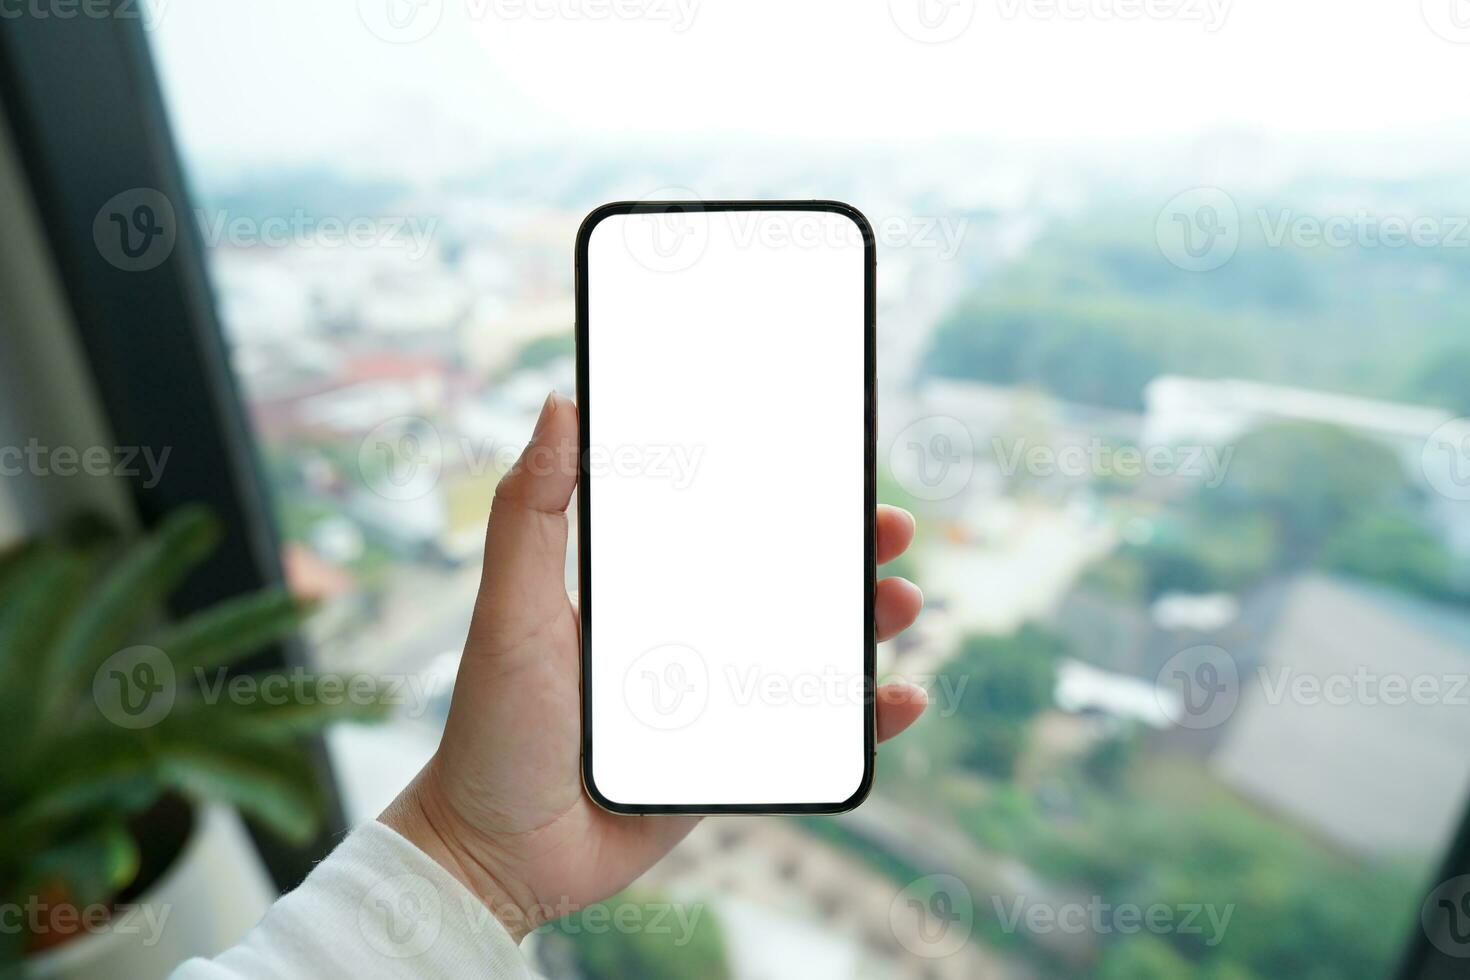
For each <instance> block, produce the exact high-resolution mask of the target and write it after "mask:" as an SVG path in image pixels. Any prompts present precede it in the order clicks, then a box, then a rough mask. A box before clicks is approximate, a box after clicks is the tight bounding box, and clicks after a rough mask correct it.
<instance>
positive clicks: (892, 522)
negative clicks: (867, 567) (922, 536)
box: [876, 504, 914, 565]
mask: <svg viewBox="0 0 1470 980" xmlns="http://www.w3.org/2000/svg"><path fill="white" fill-rule="evenodd" d="M913 540H914V515H913V514H910V513H909V512H908V511H906V510H904V509H903V508H902V507H890V506H888V505H887V504H879V505H878V546H877V549H876V550H877V554H878V564H880V565H881V564H883V563H884V562H889V561H893V559H895V558H897V557H898V556H899V555H901V554H903V553H904V552H905V551H907V550H908V547H909V543H910V542H912V541H913Z"/></svg>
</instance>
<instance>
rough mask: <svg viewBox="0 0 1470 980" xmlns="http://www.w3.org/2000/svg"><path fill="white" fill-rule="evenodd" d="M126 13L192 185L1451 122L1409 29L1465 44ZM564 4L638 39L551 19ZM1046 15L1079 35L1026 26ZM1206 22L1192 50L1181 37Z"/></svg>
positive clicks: (1445, 53)
mask: <svg viewBox="0 0 1470 980" xmlns="http://www.w3.org/2000/svg"><path fill="white" fill-rule="evenodd" d="M149 2H150V3H151V4H152V6H153V7H154V8H155V10H156V12H157V13H158V25H157V28H156V30H155V31H154V39H155V42H156V43H155V49H156V50H157V52H158V54H159V58H160V61H161V64H162V66H163V71H164V82H165V86H166V88H167V90H168V93H167V94H168V97H169V100H170V103H171V106H172V108H173V112H174V116H175V122H176V128H177V130H178V132H179V135H180V136H181V138H183V140H184V142H185V143H186V144H187V145H188V146H189V147H190V150H191V154H192V155H194V156H196V157H203V158H204V159H208V160H213V161H235V162H245V161H255V160H261V161H272V162H293V161H303V162H306V161H312V160H319V159H322V158H331V157H334V156H335V157H340V155H341V154H343V153H345V152H358V153H360V152H371V146H372V144H373V141H375V140H376V141H381V143H382V144H383V145H384V146H385V147H387V146H389V145H391V144H393V143H394V142H395V141H397V142H399V143H406V144H408V145H412V144H414V143H415V142H417V141H423V140H428V139H430V138H431V136H432V130H434V129H435V128H438V129H441V130H442V129H444V128H445V127H446V126H447V127H449V128H452V129H454V130H455V131H457V132H462V133H464V134H465V135H466V138H476V139H480V140H483V141H485V142H486V143H487V144H488V145H495V144H499V145H504V144H506V143H525V142H532V143H534V142H553V143H560V144H566V143H575V142H578V141H587V142H589V143H590V142H594V141H626V140H628V139H629V138H630V137H638V136H644V135H646V136H649V137H653V138H672V139H679V140H690V141H693V140H695V139H699V138H707V137H710V136H713V135H716V134H720V135H727V136H729V137H731V138H742V137H750V136H762V137H766V138H770V139H774V140H788V139H819V140H841V141H848V140H861V141H866V140H875V139H876V140H893V139H923V138H931V137H947V136H980V137H997V138H1003V139H1021V138H1042V139H1054V138H1056V139H1078V140H1081V141H1084V142H1086V141H1092V140H1104V139H1107V140H1113V139H1127V138H1130V137H1136V136H1144V135H1159V134H1171V133H1183V132H1194V131H1201V130H1208V129H1211V128H1216V127H1222V126H1243V127H1250V128H1256V127H1260V128H1265V129H1268V130H1277V131H1282V132H1285V133H1289V134H1304V133H1313V132H1325V131H1334V132H1340V131H1358V132H1373V131H1379V130H1403V129H1415V128H1432V127H1445V125H1446V124H1447V123H1451V124H1452V123H1456V122H1459V123H1463V122H1464V121H1465V120H1467V119H1470V107H1467V102H1466V98H1465V93H1466V91H1467V85H1466V83H1467V81H1470V43H1452V42H1451V41H1450V40H1447V39H1446V38H1445V37H1443V36H1441V35H1440V34H1438V33H1436V32H1435V31H1434V30H1433V29H1431V27H1430V23H1431V22H1434V23H1437V24H1439V25H1441V31H1442V32H1443V33H1448V34H1449V35H1450V36H1451V37H1456V38H1458V37H1459V36H1460V34H1458V33H1456V32H1457V31H1460V32H1461V33H1463V35H1464V37H1463V40H1464V41H1467V42H1470V0H1422V2H1421V0H1234V2H1232V0H1146V2H1147V3H1149V4H1150V5H1155V6H1158V7H1167V6H1168V5H1170V4H1173V5H1174V9H1176V10H1177V11H1178V12H1179V13H1178V16H1175V17H1171V18H1166V19H1159V18H1154V19H1150V18H1146V17H1145V18H1143V19H1127V20H1125V19H1121V18H1120V17H1119V16H1117V15H1116V14H1113V13H1111V11H1112V9H1113V8H1112V6H1111V5H1112V4H1114V3H1120V2H1121V3H1124V4H1128V3H1137V4H1142V3H1144V2H1145V0H845V2H844V0H149ZM921 2H922V3H925V4H928V5H930V6H928V7H926V8H925V9H927V10H928V11H929V12H930V13H931V14H933V15H934V16H935V17H938V16H939V15H940V14H943V13H944V12H945V11H946V10H947V11H948V13H949V15H950V16H951V17H955V18H960V20H958V21H956V20H942V19H941V20H939V21H937V22H938V23H940V24H941V28H940V29H941V30H943V29H947V28H949V27H952V26H953V25H954V24H956V23H963V22H964V18H966V17H967V16H968V17H970V23H969V26H968V29H966V30H964V31H963V32H962V33H960V34H959V36H958V37H956V38H955V39H953V40H950V41H948V42H945V43H940V44H924V43H919V42H918V41H915V40H914V39H912V38H911V37H909V36H908V35H906V34H905V33H904V32H903V31H902V30H901V29H900V28H899V27H898V26H897V22H898V21H905V22H906V23H909V24H913V23H915V21H914V12H915V9H916V5H917V4H919V3H921ZM390 3H391V4H396V5H400V6H399V7H397V8H396V9H397V10H399V11H400V12H401V13H402V12H407V13H412V12H413V7H412V6H402V5H411V4H415V3H417V4H421V5H423V9H422V10H420V11H419V13H418V16H419V17H420V18H427V20H424V19H420V20H416V21H415V20H410V21H409V23H410V25H411V27H410V29H412V28H413V27H416V26H422V25H424V24H426V23H432V22H433V18H434V16H435V14H436V12H437V13H438V15H439V17H438V21H437V27H436V28H435V29H434V30H432V31H431V32H429V33H428V35H427V36H426V37H424V38H423V39H421V40H418V41H416V42H413V43H405V44H393V43H387V42H385V41H383V40H381V39H380V38H379V37H377V36H376V35H375V34H374V33H373V32H372V31H371V30H369V28H368V27H367V26H366V21H375V22H377V23H380V24H381V23H382V22H383V12H384V10H385V9H386V8H387V5H388V4H390ZM585 3H593V4H604V5H606V4H611V3H616V4H618V5H619V7H620V9H626V8H628V7H636V8H638V9H642V10H645V11H651V16H648V17H645V18H643V19H629V18H627V17H616V16H614V17H608V18H604V19H596V20H594V19H591V18H589V17H587V16H575V15H574V16H555V15H554V14H555V12H556V11H563V12H566V11H576V10H577V9H579V8H578V5H579V4H585ZM519 4H529V5H530V8H531V9H533V10H536V11H538V12H539V13H541V15H542V16H532V15H531V14H530V13H529V12H523V11H524V10H525V8H523V7H521V6H518V5H519ZM945 4H949V5H950V6H948V7H946V6H945ZM1058 4H1060V7H1061V9H1062V10H1067V11H1072V12H1073V13H1074V15H1075V14H1077V13H1080V14H1082V15H1083V16H1080V17H1076V16H1074V17H1072V18H1068V17H1064V16H1063V15H1062V14H1060V13H1049V12H1051V11H1054V10H1055V9H1056V7H1057V5H1058ZM681 5H683V6H681ZM690 5H692V8H691V6H690ZM1221 5H1223V7H1222V6H1221ZM1451 5H1458V7H1459V8H1463V9H1459V10H1458V13H1459V14H1460V15H1461V21H1463V23H1465V24H1466V25H1467V26H1466V28H1464V29H1463V31H1461V29H1460V28H1458V26H1457V25H1458V23H1459V22H1460V21H1456V20H1453V19H1450V14H1451V13H1452V12H1453V11H1452V8H1451ZM547 12H551V13H552V14H553V16H546V13H547ZM690 13H692V19H689V21H688V23H687V25H686V26H685V27H684V29H683V30H678V29H677V28H678V25H679V23H680V22H681V21H682V20H683V19H684V18H686V17H688V16H689V14H690ZM1222 15H1223V23H1219V24H1218V25H1217V28H1216V29H1215V30H1213V31H1211V30H1209V29H1208V27H1207V24H1206V23H1204V22H1202V21H1201V20H1200V19H1190V18H1191V17H1193V18H1199V17H1203V18H1206V19H1218V18H1220V17H1221V16H1222ZM1446 25H1447V26H1446ZM1447 128H1448V129H1451V130H1453V131H1455V132H1464V133H1470V126H1465V125H1458V126H1450V127H1447ZM364 140H367V143H364V142H363V141H364Z"/></svg>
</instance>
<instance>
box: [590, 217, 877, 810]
mask: <svg viewBox="0 0 1470 980" xmlns="http://www.w3.org/2000/svg"><path fill="white" fill-rule="evenodd" d="M708 211H822V212H830V213H833V214H840V215H842V216H844V217H846V218H848V219H849V220H851V221H852V222H853V224H855V225H856V226H857V228H858V231H859V233H860V234H861V235H862V239H863V252H864V256H863V460H864V467H863V470H864V472H863V499H864V504H865V506H864V508H863V527H862V535H863V564H864V566H865V569H864V575H863V579H864V583H865V593H864V596H863V625H864V631H863V633H864V636H865V637H866V641H865V644H864V648H863V682H864V701H865V703H866V705H867V711H866V712H865V713H864V715H863V748H862V751H863V776H862V780H861V781H860V782H859V784H858V788H857V790H856V792H854V793H853V795H852V796H850V797H848V798H847V799H845V800H840V801H835V802H832V803H719V804H687V805H686V804H671V803H647V804H641V803H619V802H617V801H615V800H610V799H608V798H607V797H606V796H604V795H603V794H602V792H601V791H599V790H598V788H597V784H596V783H595V782H594V780H593V778H592V674H591V670H592V574H591V570H592V547H591V515H592V494H591V492H590V491H591V481H590V479H589V473H588V465H589V464H588V454H589V450H590V444H589V443H590V430H591V426H590V425H589V424H588V422H589V420H590V419H591V416H592V405H591V400H590V398H589V396H588V387H589V386H588V367H589V365H588V358H587V355H588V350H587V348H588V343H587V340H588V333H587V331H588V301H587V245H588V242H589V241H590V239H591V237H592V231H593V229H594V228H596V227H597V225H598V224H599V223H600V222H601V221H602V220H603V219H604V218H607V217H611V216H613V215H620V214H644V213H650V212H652V213H660V214H666V213H669V212H708ZM573 264H574V275H575V280H576V294H577V314H576V315H577V322H576V356H577V406H578V410H579V413H580V417H581V424H580V425H579V426H578V449H579V455H578V460H579V462H578V481H577V482H578V490H577V585H578V600H579V605H580V614H581V627H582V629H581V632H582V636H581V686H580V701H581V715H582V717H581V722H582V758H581V770H582V785H583V787H584V788H585V790H586V792H587V796H588V797H589V798H590V799H591V800H592V802H594V803H596V804H597V805H598V806H600V807H601V808H603V809H604V810H608V811H611V812H613V813H622V814H655V813H670V814H673V813H678V814H719V813H746V814H752V813H813V814H815V813H842V812H844V811H846V810H851V809H853V808H855V807H856V806H858V805H859V804H860V803H862V802H863V800H864V799H866V798H867V796H868V793H869V792H870V791H871V790H872V788H873V775H874V768H875V760H876V754H877V735H876V733H877V717H876V708H877V705H876V701H875V693H874V692H875V690H876V684H875V682H876V673H877V639H876V636H875V632H874V615H875V613H874V587H875V585H876V583H877V563H876V547H877V541H876V535H877V503H878V489H877V457H878V394H877V270H878V257H877V248H876V243H875V240H874V237H873V227H872V225H871V224H869V223H868V219H867V218H866V217H864V216H863V214H862V212H861V211H859V210H857V208H854V207H852V206H851V205H849V204H843V203H842V202H840V201H616V202H613V203H610V204H604V205H602V206H601V207H598V208H595V209H594V210H593V211H592V212H591V213H590V214H588V215H587V217H586V218H585V219H583V221H582V225H581V227H580V228H579V229H578V230H577V242H576V253H575V259H574V263H573ZM854 530H856V529H854Z"/></svg>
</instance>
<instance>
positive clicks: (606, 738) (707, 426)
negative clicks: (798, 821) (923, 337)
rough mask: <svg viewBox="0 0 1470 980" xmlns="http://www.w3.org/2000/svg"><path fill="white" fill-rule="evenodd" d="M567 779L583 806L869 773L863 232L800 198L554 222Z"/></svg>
mask: <svg viewBox="0 0 1470 980" xmlns="http://www.w3.org/2000/svg"><path fill="white" fill-rule="evenodd" d="M577 251H578V255H577V259H578V261H577V272H578V281H577V290H578V330H577V333H578V369H579V378H578V396H579V401H580V403H581V409H582V427H583V428H582V452H583V458H582V474H581V479H582V490H581V494H582V499H581V501H580V503H579V511H578V513H579V518H580V521H581V527H580V529H579V530H580V534H579V544H580V547H581V548H582V553H581V556H580V561H581V570H580V572H581V600H582V613H583V621H582V626H583V665H582V666H583V673H582V683H583V725H584V728H583V777H584V781H585V782H586V784H587V788H588V791H589V793H590V794H591V795H592V797H593V799H594V800H596V801H597V802H598V803H600V804H601V805H603V806H606V807H609V808H612V809H618V810H627V811H633V812H656V811H659V810H680V809H684V810H691V811H718V810H724V809H731V810H748V811H776V810H797V811H801V810H810V811H816V810H837V809H842V808H845V807H846V806H852V805H856V803H857V802H859V801H860V799H861V797H862V795H863V794H865V793H866V790H867V786H868V784H869V782H870V781H871V774H872V759H871V753H872V742H873V731H872V724H873V721H872V687H871V683H872V676H871V672H872V657H873V624H872V601H873V600H872V589H873V580H872V576H873V569H872V560H873V551H872V547H873V546H872V540H873V537H872V535H873V527H872V521H873V515H872V511H873V499H872V496H873V488H872V473H873V447H872V440H873V425H874V422H873V410H874V406H873V401H872V399H873V388H872V379H873V349H872V346H873V345H872V338H873V275H874V255H873V244H872V233H871V231H870V230H869V228H868V225H867V222H866V221H865V220H864V219H863V218H862V216H861V215H860V214H858V213H857V212H856V211H854V210H853V209H851V208H849V207H847V206H846V205H839V204H835V203H825V202H823V203H818V202H779V203H774V202H773V203H765V204H757V203H751V204H745V203H730V204H723V203H721V204H714V203H704V204H701V205H652V204H639V205H628V204H623V205H608V206H606V207H604V208H600V209H599V210H598V211H595V212H593V214H592V215H591V216H589V217H588V219H587V221H586V222H585V223H584V224H583V227H582V231H581V233H580V235H579V236H578V250H577Z"/></svg>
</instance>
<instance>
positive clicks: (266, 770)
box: [160, 739, 322, 843]
mask: <svg viewBox="0 0 1470 980" xmlns="http://www.w3.org/2000/svg"><path fill="white" fill-rule="evenodd" d="M160 776H161V777H162V779H163V781H164V782H165V783H167V784H168V785H170V786H173V787H174V788H176V789H178V790H179V791H180V792H183V793H184V794H186V795H188V796H191V797H194V798H196V799H208V800H222V801H224V802H227V803H233V804H235V806H237V807H239V808H240V810H241V811H242V812H244V813H246V814H248V815H250V816H252V817H255V818H256V819H257V820H259V821H260V822H261V823H262V824H264V825H265V826H266V827H267V828H269V829H270V830H271V831H273V832H274V833H276V834H278V835H279V836H280V837H282V838H284V839H285V840H287V841H290V842H292V843H303V842H305V841H307V840H310V839H311V836H312V835H313V834H314V833H316V830H317V828H318V827H319V826H320V825H321V811H322V798H321V792H320V790H319V788H318V785H317V773H316V771H315V770H314V769H313V768H312V766H311V764H310V762H309V761H308V759H307V757H306V754H305V753H304V752H302V751H301V750H300V749H299V747H297V746H285V747H282V746H277V745H271V744H269V743H264V742H252V741H250V740H243V739H242V740H238V741H235V742H234V744H232V745H230V746H228V747H226V746H224V745H197V744H196V745H188V746H185V745H179V746H174V747H172V748H170V750H169V751H168V752H167V753H166V754H165V756H164V758H163V759H162V760H161V766H160Z"/></svg>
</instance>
